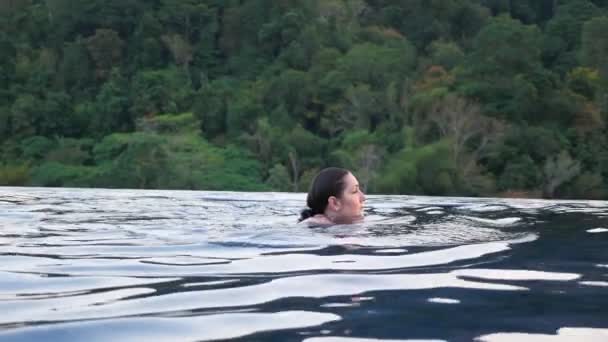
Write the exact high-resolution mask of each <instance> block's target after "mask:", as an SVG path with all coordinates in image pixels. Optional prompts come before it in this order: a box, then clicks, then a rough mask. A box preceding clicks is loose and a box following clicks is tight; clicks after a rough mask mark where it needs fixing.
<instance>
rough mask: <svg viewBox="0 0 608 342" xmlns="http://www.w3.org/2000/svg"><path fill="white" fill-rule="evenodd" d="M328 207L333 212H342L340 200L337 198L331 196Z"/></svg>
mask: <svg viewBox="0 0 608 342" xmlns="http://www.w3.org/2000/svg"><path fill="white" fill-rule="evenodd" d="M327 205H328V206H329V208H330V209H331V210H333V211H338V210H340V200H339V199H338V198H337V197H336V196H329V198H328V199H327Z"/></svg>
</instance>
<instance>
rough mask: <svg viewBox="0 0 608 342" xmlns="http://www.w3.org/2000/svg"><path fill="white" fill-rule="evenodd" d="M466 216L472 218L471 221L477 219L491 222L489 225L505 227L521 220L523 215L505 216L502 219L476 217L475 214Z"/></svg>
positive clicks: (485, 222) (477, 220)
mask: <svg viewBox="0 0 608 342" xmlns="http://www.w3.org/2000/svg"><path fill="white" fill-rule="evenodd" d="M463 217H464V218H466V219H468V220H471V221H476V222H479V223H484V224H489V225H493V226H500V227H504V226H510V225H513V224H515V223H517V222H519V221H521V217H505V218H501V219H495V220H493V219H484V218H481V217H474V216H463Z"/></svg>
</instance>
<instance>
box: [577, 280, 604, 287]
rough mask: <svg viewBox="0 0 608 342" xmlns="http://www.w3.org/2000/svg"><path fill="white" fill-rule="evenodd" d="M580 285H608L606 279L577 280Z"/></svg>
mask: <svg viewBox="0 0 608 342" xmlns="http://www.w3.org/2000/svg"><path fill="white" fill-rule="evenodd" d="M579 284H581V285H587V286H601V287H608V281H579Z"/></svg>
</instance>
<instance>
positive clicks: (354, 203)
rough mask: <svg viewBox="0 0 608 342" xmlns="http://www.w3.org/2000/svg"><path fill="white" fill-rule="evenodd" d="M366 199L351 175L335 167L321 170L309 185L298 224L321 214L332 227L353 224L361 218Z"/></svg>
mask: <svg viewBox="0 0 608 342" xmlns="http://www.w3.org/2000/svg"><path fill="white" fill-rule="evenodd" d="M363 202H365V195H364V194H363V192H361V190H360V189H359V182H358V181H357V178H355V176H353V174H352V173H351V172H350V171H348V170H346V169H341V168H337V167H329V168H326V169H323V170H321V172H319V173H318V174H317V175H316V176H315V178H314V179H313V181H312V184H311V185H310V190H309V191H308V196H307V198H306V204H307V205H308V208H309V209H306V210H304V211H302V215H301V217H300V221H301V220H305V219H307V218H308V217H311V216H314V215H317V214H324V215H325V216H326V217H327V218H328V219H330V220H331V221H333V222H334V223H353V222H356V221H358V220H360V219H361V218H363Z"/></svg>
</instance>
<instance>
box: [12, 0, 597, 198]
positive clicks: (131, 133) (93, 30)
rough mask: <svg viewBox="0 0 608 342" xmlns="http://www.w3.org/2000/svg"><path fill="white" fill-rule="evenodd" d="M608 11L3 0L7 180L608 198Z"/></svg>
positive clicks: (216, 0)
mask: <svg viewBox="0 0 608 342" xmlns="http://www.w3.org/2000/svg"><path fill="white" fill-rule="evenodd" d="M606 56H608V1H606V0H557V1H556V0H517V1H513V0H510V1H506V0H446V1H428V0H365V1H364V0H239V1H237V0H103V1H102V0H87V1H71V0H44V1H42V0H0V141H1V142H2V149H1V150H0V184H3V185H36V186H95V187H133V188H175V189H214V190H220V189H223V190H276V191H305V190H306V187H307V185H308V183H309V182H310V179H311V177H312V176H313V175H314V174H315V172H316V171H318V170H319V169H320V168H322V167H324V166H328V165H337V166H343V167H347V168H350V169H352V170H354V172H355V174H356V175H357V176H358V178H359V179H360V181H361V182H362V184H363V185H364V186H365V188H366V190H367V191H368V192H375V193H408V194H429V195H473V196H488V195H489V196H493V195H504V196H544V197H572V198H606V197H607V195H608V134H606V133H607V132H606V130H607V127H606V119H607V118H608V58H606Z"/></svg>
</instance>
